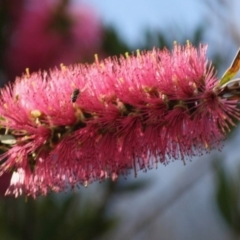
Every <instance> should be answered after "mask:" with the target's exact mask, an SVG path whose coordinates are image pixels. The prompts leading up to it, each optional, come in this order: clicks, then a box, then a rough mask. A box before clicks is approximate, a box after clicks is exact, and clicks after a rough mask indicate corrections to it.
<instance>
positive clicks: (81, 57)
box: [5, 0, 102, 77]
mask: <svg viewBox="0 0 240 240" xmlns="http://www.w3.org/2000/svg"><path fill="white" fill-rule="evenodd" d="M15 28H16V29H15V32H13V34H12V38H11V41H10V44H9V47H8V49H7V50H6V57H5V59H6V64H7V68H8V72H9V73H10V74H11V76H12V77H15V76H17V75H18V76H19V75H20V74H22V72H23V71H24V70H25V69H26V68H30V69H31V71H37V70H39V69H48V68H50V67H54V66H56V65H59V64H60V63H64V64H67V65H68V64H71V63H73V62H78V61H85V60H87V59H89V57H90V56H92V55H93V54H94V53H95V52H96V51H97V50H98V49H99V47H100V42H101V38H102V26H101V23H100V21H99V18H98V17H97V15H96V13H95V12H94V11H93V9H92V8H90V7H87V6H85V5H83V4H79V3H75V4H74V3H73V1H65V0H61V1H58V0H41V1H39V0H31V1H29V3H28V5H27V6H26V7H25V9H24V10H23V11H22V14H21V18H20V20H19V23H18V24H17V25H16V26H15Z"/></svg>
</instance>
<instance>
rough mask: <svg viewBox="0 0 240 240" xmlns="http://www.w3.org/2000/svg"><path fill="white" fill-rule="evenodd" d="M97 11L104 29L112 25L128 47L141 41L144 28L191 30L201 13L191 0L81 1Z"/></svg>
mask: <svg viewBox="0 0 240 240" xmlns="http://www.w3.org/2000/svg"><path fill="white" fill-rule="evenodd" d="M82 2H83V3H88V4H89V5H92V6H93V7H95V8H96V10H97V11H98V12H99V15H100V16H101V19H102V20H103V22H104V23H105V24H106V25H107V26H114V27H115V28H116V29H117V31H118V32H119V34H120V35H121V37H122V38H123V39H124V40H126V42H127V43H128V44H130V45H134V44H136V43H138V42H139V41H141V37H142V32H143V30H145V29H152V30H154V29H165V27H166V24H174V25H176V26H179V27H180V28H185V29H186V30H189V29H192V28H194V26H195V25H197V24H198V23H199V22H200V21H202V19H201V16H202V13H203V10H204V7H203V4H201V1H193V0H184V1H181V0H168V1H161V0H82Z"/></svg>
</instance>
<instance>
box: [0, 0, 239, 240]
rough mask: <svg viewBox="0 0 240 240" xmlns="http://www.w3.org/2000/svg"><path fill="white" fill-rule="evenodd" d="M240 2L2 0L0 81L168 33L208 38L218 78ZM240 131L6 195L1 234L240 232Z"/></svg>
mask: <svg viewBox="0 0 240 240" xmlns="http://www.w3.org/2000/svg"><path fill="white" fill-rule="evenodd" d="M239 9H240V2H239V1H238V0H195V1H192V0H186V1H176V0H169V1H159V0H150V1H146V0H131V1H129V0H121V1H112V0H104V1H99V0H82V1H80V0H18V1H16V0H0V83H1V87H3V86H4V85H5V84H6V83H7V82H9V81H12V82H13V81H14V79H15V78H16V77H17V76H21V75H22V73H23V72H24V71H25V69H26V68H29V69H30V72H33V71H38V70H43V69H45V70H47V69H50V68H54V67H59V65H60V64H61V63H64V64H65V65H69V64H71V63H78V62H82V63H85V62H88V63H91V62H93V61H94V54H95V53H97V54H98V56H99V58H105V57H108V56H111V55H117V56H119V55H120V54H124V53H125V52H127V51H128V52H132V51H135V50H136V49H152V48H153V47H158V48H164V47H167V48H169V49H171V48H172V46H173V41H177V42H179V43H182V44H184V43H185V42H186V40H187V39H188V40H190V41H191V42H192V43H193V44H194V45H196V46H198V45H199V44H200V43H203V44H208V45H209V47H208V56H209V58H210V59H212V62H213V64H214V66H215V67H216V69H217V75H218V76H219V77H221V75H222V74H223V72H224V71H225V70H226V69H227V68H228V66H229V65H230V64H231V61H232V59H233V57H234V56H235V53H236V51H237V49H238V48H239V46H240V14H239ZM239 133H240V130H239V127H236V128H235V129H234V130H233V131H232V133H231V134H229V136H228V137H227V140H226V141H225V143H224V147H223V149H222V150H221V151H217V150H216V151H213V152H211V153H209V154H206V155H203V156H201V157H200V158H195V159H192V161H188V162H187V165H183V163H182V162H181V161H180V160H179V161H174V162H171V163H170V164H168V165H167V166H164V165H161V164H159V165H158V166H156V168H155V169H152V170H151V171H148V172H139V173H138V177H137V178H134V176H133V174H130V175H129V176H128V177H127V179H126V178H119V179H118V180H117V181H116V182H111V181H110V180H109V181H105V182H103V183H94V184H92V185H90V186H88V187H87V188H84V187H80V188H79V189H78V190H75V191H74V192H66V193H61V194H50V195H49V196H47V197H39V198H38V199H36V200H33V199H30V198H28V199H26V198H25V197H24V196H23V197H20V198H18V199H15V198H13V197H9V196H8V197H5V196H4V192H5V190H6V188H7V185H8V183H9V180H10V177H11V176H10V174H9V175H4V176H2V177H1V178H0V195H1V197H0V239H3V240H15V239H16V240H18V239H21V240H43V239H53V240H54V239H56V240H57V239H58V240H65V239H66V240H70V239H73V240H75V239H76V240H88V239H94V240H95V239H100V240H102V239H106V240H108V239H114V240H123V239H133V240H138V239H140V240H145V239H153V240H157V239H163V240H175V239H176V240H191V239H195V240H202V239H219V240H227V239H234V240H235V239H240V150H239V146H240V135H239Z"/></svg>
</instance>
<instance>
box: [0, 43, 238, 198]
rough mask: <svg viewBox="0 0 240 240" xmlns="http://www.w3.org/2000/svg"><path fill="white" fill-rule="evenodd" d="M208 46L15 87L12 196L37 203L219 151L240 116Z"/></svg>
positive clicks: (9, 99) (11, 96)
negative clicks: (38, 199) (44, 196)
mask: <svg viewBox="0 0 240 240" xmlns="http://www.w3.org/2000/svg"><path fill="white" fill-rule="evenodd" d="M206 48H207V47H206V46H202V45H201V46H199V48H198V49H196V48H195V47H193V46H192V45H191V44H189V43H188V44H187V45H186V46H180V45H178V44H175V45H174V48H173V51H172V52H170V51H168V50H166V49H165V50H162V51H160V50H158V49H154V50H152V51H149V52H142V53H138V54H137V56H135V55H132V56H129V55H126V58H124V57H120V58H119V59H117V58H109V59H106V60H104V61H102V62H98V61H96V62H95V63H94V64H92V65H74V66H70V67H63V66H62V68H61V69H60V70H59V69H54V70H51V71H49V72H39V73H33V74H31V75H29V74H27V75H24V76H23V77H22V78H18V79H17V80H16V81H15V83H14V84H9V85H8V86H6V87H5V88H4V89H2V90H1V97H0V116H1V117H0V124H1V128H2V130H1V132H2V136H3V135H4V136H5V135H6V136H5V138H4V139H5V140H4V141H3V140H1V138H0V141H1V148H2V149H3V150H4V152H5V153H3V154H2V155H1V157H0V160H1V166H0V172H1V173H3V172H8V171H13V172H14V173H13V177H12V181H11V184H10V187H9V189H8V191H7V194H15V195H16V196H18V195H20V194H22V193H25V194H27V195H32V196H34V197H35V196H37V195H39V194H47V193H48V191H49V190H53V191H62V190H64V189H66V188H67V187H68V186H72V187H74V186H76V185H78V184H87V183H89V182H92V181H95V180H103V179H105V178H113V179H115V178H116V177H117V176H118V175H120V174H128V172H129V170H130V169H134V171H135V173H136V172H137V171H138V170H140V169H143V170H145V169H149V168H152V167H154V166H155V165H156V164H157V163H158V162H161V163H165V164H166V163H168V161H169V160H171V159H181V160H183V161H185V160H186V159H188V158H191V157H193V156H196V155H201V154H203V153H204V152H208V151H209V150H211V149H212V148H218V147H219V146H220V143H221V141H222V140H223V139H224V137H225V135H226V133H227V132H228V131H229V126H231V125H234V123H233V119H238V120H239V119H240V112H239V110H238V109H237V100H231V99H228V97H227V94H223V92H224V91H225V90H226V89H225V90H224V89H222V88H220V87H219V85H218V82H219V81H218V79H217V77H216V76H215V74H214V69H213V67H212V66H211V64H209V65H207V59H206ZM228 91H230V90H228ZM6 139H7V140H8V141H6Z"/></svg>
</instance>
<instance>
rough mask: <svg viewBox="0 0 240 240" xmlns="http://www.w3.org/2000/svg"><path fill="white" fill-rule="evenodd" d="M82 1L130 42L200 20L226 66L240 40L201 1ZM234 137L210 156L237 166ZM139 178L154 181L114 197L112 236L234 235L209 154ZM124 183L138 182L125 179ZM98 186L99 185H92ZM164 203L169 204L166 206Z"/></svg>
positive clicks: (235, 15) (178, 238)
mask: <svg viewBox="0 0 240 240" xmlns="http://www.w3.org/2000/svg"><path fill="white" fill-rule="evenodd" d="M209 1H210V0H209ZM216 1H217V0H216ZM81 2H83V3H87V4H89V5H92V6H93V7H95V9H96V10H97V11H98V13H99V16H100V18H101V19H102V21H103V22H104V24H105V25H107V26H113V27H114V28H115V29H116V30H117V31H118V33H119V36H120V37H121V38H122V39H124V40H125V41H126V43H128V44H129V45H130V46H134V45H138V44H139V43H140V44H141V43H142V34H143V31H144V30H145V29H148V30H152V31H153V30H155V29H158V30H164V32H166V31H165V30H166V29H167V27H168V26H173V27H174V29H176V31H180V32H183V33H186V34H185V35H187V33H191V31H192V30H193V29H194V28H195V26H197V25H199V23H203V22H204V23H205V24H207V25H208V26H209V29H208V34H209V35H207V36H206V39H205V41H206V42H208V43H209V49H210V51H211V49H213V48H214V47H218V48H219V49H220V50H221V51H222V52H224V53H225V52H227V54H226V58H227V59H228V60H227V61H226V64H227V65H226V67H225V69H226V68H227V67H228V66H229V65H230V63H231V59H232V58H233V57H234V54H235V52H236V51H237V49H238V46H237V45H238V44H236V43H235V44H234V43H233V42H232V40H230V38H229V39H228V34H227V33H226V32H224V31H225V30H223V29H221V23H219V22H218V20H217V18H214V17H213V15H214V14H211V12H210V13H209V12H207V8H206V5H205V4H204V0H184V1H183V0H168V1H166V0H165V1H163V0H162V1H161V0H82V1H81ZM232 2H233V3H234V2H235V3H236V4H233V7H232V10H231V11H232V12H231V14H230V15H229V18H230V19H236V20H235V22H236V24H238V23H239V22H240V14H239V12H240V11H239V10H240V1H238V0H236V1H232ZM215 10H216V11H218V9H214V11H215ZM223 11H224V9H223ZM212 17H213V18H212ZM233 21H234V20H233ZM239 29H240V28H239ZM171 31H172V30H171ZM176 36H178V35H177V33H176ZM175 40H177V39H175ZM239 45H240V43H239ZM221 71H222V70H221ZM238 132H239V131H238ZM238 136H239V135H237V136H236V138H237V139H236V138H235V140H234V141H232V142H226V143H225V147H224V148H223V151H222V152H218V151H213V153H212V154H213V155H214V156H215V155H217V156H221V157H223V158H225V160H224V162H227V163H228V164H229V165H230V167H231V166H236V165H235V163H236V162H238V164H239V143H240V137H238ZM233 168H234V167H233ZM198 174H199V175H200V176H201V177H200V180H198V181H197V182H196V183H195V184H194V185H193V186H192V187H190V188H189V189H188V190H187V192H186V193H184V194H182V195H181V194H178V195H177V196H178V197H179V199H176V201H174V202H171V201H172V200H171V199H172V196H174V194H175V193H176V192H177V191H178V190H179V189H181V187H182V186H184V185H186V183H191V182H192V181H194V177H196V176H198ZM138 178H139V179H151V180H152V181H153V182H152V185H151V187H149V188H148V189H147V190H146V191H140V192H139V194H135V195H131V194H129V196H125V197H124V198H120V199H116V202H115V208H114V211H115V212H116V213H118V214H119V215H120V216H121V217H122V220H123V221H122V223H121V224H120V228H119V229H117V232H114V233H113V235H112V236H111V237H110V239H111V238H113V239H114V240H123V239H136V240H141V239H142V240H145V239H151V240H157V239H164V240H192V239H194V240H202V239H210V240H211V239H218V240H228V239H232V238H231V237H232V235H231V233H230V231H229V229H228V227H227V225H226V224H225V223H224V222H223V220H222V219H221V217H220V215H219V212H218V210H217V207H216V203H215V201H214V191H215V190H214V189H215V182H214V180H215V179H214V174H213V169H212V162H211V155H208V154H207V155H205V156H203V157H201V158H198V159H194V160H193V161H192V162H187V165H186V166H183V163H182V162H181V161H175V162H172V163H170V164H169V165H167V166H166V167H165V166H164V165H161V164H159V166H158V169H157V170H151V171H148V172H147V173H141V172H140V173H139V176H138ZM127 181H137V180H135V179H134V178H133V177H128V180H127ZM97 186H98V184H96V185H94V186H93V188H94V187H97ZM90 188H91V187H90ZM173 199H174V198H173ZM168 202H170V203H169V204H170V206H171V207H169V206H168V207H167V203H168ZM165 205H166V210H165V211H162V210H161V207H162V206H165ZM154 212H156V213H159V216H158V217H156V216H154V217H153V218H152V219H149V224H146V223H145V224H144V225H143V226H142V227H140V229H139V226H138V224H139V222H141V221H142V220H143V219H144V218H145V217H149V215H154Z"/></svg>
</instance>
